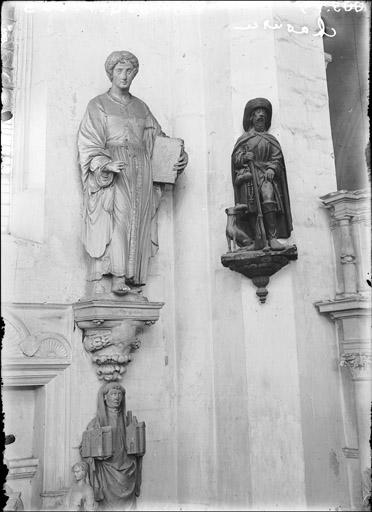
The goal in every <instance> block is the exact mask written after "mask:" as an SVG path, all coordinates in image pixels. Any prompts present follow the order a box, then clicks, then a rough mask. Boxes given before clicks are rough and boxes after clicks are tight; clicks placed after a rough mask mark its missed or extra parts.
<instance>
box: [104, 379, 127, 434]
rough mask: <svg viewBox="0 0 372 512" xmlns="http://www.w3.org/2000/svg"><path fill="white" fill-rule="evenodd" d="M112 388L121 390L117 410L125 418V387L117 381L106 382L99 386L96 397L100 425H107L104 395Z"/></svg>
mask: <svg viewBox="0 0 372 512" xmlns="http://www.w3.org/2000/svg"><path fill="white" fill-rule="evenodd" d="M112 389H116V390H119V391H121V394H122V399H121V403H120V406H119V411H120V413H121V414H122V415H123V419H124V420H125V389H124V388H123V386H121V385H120V384H119V383H118V382H107V383H106V384H103V386H101V387H100V389H99V391H98V397H97V419H98V422H99V424H100V426H101V427H104V426H106V425H108V418H107V403H106V395H107V394H108V393H109V392H110V390H112Z"/></svg>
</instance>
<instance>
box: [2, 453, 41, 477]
mask: <svg viewBox="0 0 372 512" xmlns="http://www.w3.org/2000/svg"><path fill="white" fill-rule="evenodd" d="M6 465H7V467H8V470H9V473H8V475H7V478H8V479H9V480H15V479H19V478H28V479H29V478H33V477H34V476H35V473H36V471H37V468H38V466H39V459H36V458H34V457H29V458H26V459H7V461H6Z"/></svg>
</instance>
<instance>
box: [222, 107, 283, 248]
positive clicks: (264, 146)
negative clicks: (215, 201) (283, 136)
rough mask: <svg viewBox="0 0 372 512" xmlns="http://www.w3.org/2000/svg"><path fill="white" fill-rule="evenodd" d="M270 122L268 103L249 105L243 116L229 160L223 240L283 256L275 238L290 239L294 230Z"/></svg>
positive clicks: (280, 157)
mask: <svg viewBox="0 0 372 512" xmlns="http://www.w3.org/2000/svg"><path fill="white" fill-rule="evenodd" d="M271 117H272V106H271V103H270V102H269V101H268V100H267V99H265V98H255V99H253V100H250V101H248V103H247V104H246V107H245V110H244V117H243V127H244V131H245V133H244V134H243V135H242V136H241V137H239V139H238V140H237V142H236V144H235V147H234V149H233V153H232V157H231V171H232V182H233V187H234V195H235V207H232V208H228V209H227V210H228V211H227V210H226V213H227V214H228V228H229V229H227V231H226V235H227V237H228V242H229V238H230V239H231V240H233V242H234V246H235V244H236V243H237V244H238V245H239V246H240V247H241V248H244V249H245V250H248V251H250V250H260V249H264V250H272V251H282V250H284V249H286V246H284V245H283V244H282V243H280V242H279V241H278V238H289V236H290V234H291V231H292V218H291V210H290V202H289V193H288V185H287V176H286V169H285V163H284V158H283V153H282V150H281V147H280V144H279V142H278V141H277V140H276V138H275V137H274V136H273V135H271V134H270V133H268V132H267V131H268V129H269V128H270V125H271ZM235 231H236V232H237V233H238V235H237V236H235ZM244 233H245V234H246V236H243V235H244ZM228 245H229V251H231V248H230V243H228Z"/></svg>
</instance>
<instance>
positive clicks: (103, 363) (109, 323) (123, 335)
mask: <svg viewBox="0 0 372 512" xmlns="http://www.w3.org/2000/svg"><path fill="white" fill-rule="evenodd" d="M162 306H163V303H162V302H148V301H147V300H145V299H143V298H142V300H138V302H134V301H133V302H125V301H123V300H122V301H119V300H111V299H93V300H85V301H84V300H83V301H81V302H80V301H79V302H77V303H75V304H74V305H73V309H74V315H75V322H76V324H77V325H78V327H79V328H80V329H82V330H83V333H84V335H83V345H84V348H85V350H86V351H87V352H88V353H89V354H90V356H91V360H92V363H93V364H94V366H95V368H96V373H97V375H98V378H99V379H102V380H105V381H115V380H119V379H121V378H122V376H123V374H124V373H125V372H126V367H127V365H128V364H129V363H130V361H131V360H132V356H131V353H132V352H133V351H134V350H136V349H138V348H139V346H140V344H141V340H140V335H141V333H142V331H143V329H144V327H145V326H146V325H152V324H154V323H155V322H156V321H157V320H158V319H159V311H160V309H161V308H162Z"/></svg>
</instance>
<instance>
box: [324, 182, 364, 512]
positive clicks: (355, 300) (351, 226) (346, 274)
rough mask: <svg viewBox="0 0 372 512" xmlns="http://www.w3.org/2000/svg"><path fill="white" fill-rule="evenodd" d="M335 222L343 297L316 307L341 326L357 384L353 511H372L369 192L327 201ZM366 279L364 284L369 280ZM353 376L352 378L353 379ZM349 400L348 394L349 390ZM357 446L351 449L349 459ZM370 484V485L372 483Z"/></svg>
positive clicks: (351, 407) (343, 353) (345, 361)
mask: <svg viewBox="0 0 372 512" xmlns="http://www.w3.org/2000/svg"><path fill="white" fill-rule="evenodd" d="M321 200H322V202H323V204H324V206H325V207H326V208H327V209H328V211H329V213H330V217H331V229H332V233H333V240H334V247H335V255H336V268H337V276H336V278H337V293H336V298H335V299H334V300H327V301H320V302H317V303H316V304H315V305H316V307H317V308H318V310H319V312H320V313H324V314H327V315H328V316H329V318H330V319H331V320H333V321H335V323H336V327H337V333H338V343H339V352H340V359H339V362H340V366H341V367H344V368H346V369H349V370H350V372H348V373H349V375H347V376H345V377H346V378H345V385H346V386H350V384H351V382H350V380H351V381H352V382H353V393H354V403H347V399H345V411H346V412H345V417H344V422H345V428H346V431H347V430H348V429H349V430H350V426H349V425H350V424H352V423H353V421H352V418H351V419H350V415H355V416H356V421H355V423H356V430H357V442H358V451H357V452H355V450H354V452H355V453H356V454H357V457H358V458H359V467H360V475H359V479H358V482H356V483H355V482H354V483H352V485H354V487H355V494H356V499H355V501H354V503H353V507H354V508H356V509H358V510H359V509H360V508H361V507H362V508H363V510H364V509H366V510H367V509H368V497H369V496H370V476H369V475H370V460H371V455H370V447H369V438H370V427H371V423H370V406H371V381H372V376H371V357H372V356H371V345H370V318H371V302H370V291H369V289H368V285H367V276H368V269H369V268H370V264H369V263H370V262H369V256H367V254H369V253H367V251H366V250H365V249H366V247H368V245H369V240H370V229H369V225H370V222H369V204H370V193H369V191H368V190H356V191H338V192H333V193H330V194H327V195H325V196H322V197H321ZM363 276H364V279H363ZM350 377H351V379H350ZM345 397H347V390H345ZM352 448H353V447H345V450H344V453H345V454H346V456H348V454H349V453H350V449H352ZM367 482H369V483H367Z"/></svg>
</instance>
